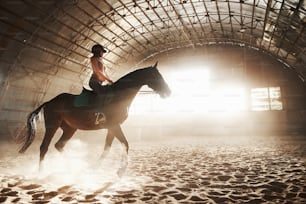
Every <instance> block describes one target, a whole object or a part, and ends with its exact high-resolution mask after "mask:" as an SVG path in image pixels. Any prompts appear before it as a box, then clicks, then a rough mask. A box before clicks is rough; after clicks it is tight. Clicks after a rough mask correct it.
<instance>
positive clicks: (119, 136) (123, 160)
mask: <svg viewBox="0 0 306 204" xmlns="http://www.w3.org/2000/svg"><path fill="white" fill-rule="evenodd" d="M112 132H113V133H114V136H115V137H116V138H117V139H118V140H119V141H120V142H121V144H122V145H123V146H124V148H125V152H124V154H123V155H122V158H121V166H120V168H119V170H118V172H117V174H118V175H119V176H122V174H123V173H124V172H125V170H126V168H127V165H128V151H129V144H128V142H127V140H126V138H125V136H124V134H123V132H122V130H121V127H120V125H116V126H113V127H112Z"/></svg>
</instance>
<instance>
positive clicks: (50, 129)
mask: <svg viewBox="0 0 306 204" xmlns="http://www.w3.org/2000/svg"><path fill="white" fill-rule="evenodd" d="M58 127H59V126H58V125H57V126H56V125H55V126H49V125H47V124H46V132H45V136H44V139H43V141H42V143H41V145H40V160H39V168H40V169H41V168H42V162H43V160H44V158H45V155H46V153H47V151H48V147H49V145H50V142H51V140H52V138H53V136H54V134H55V132H56V130H57V129H58Z"/></svg>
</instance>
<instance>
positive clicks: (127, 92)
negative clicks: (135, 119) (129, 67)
mask: <svg viewBox="0 0 306 204" xmlns="http://www.w3.org/2000/svg"><path fill="white" fill-rule="evenodd" d="M146 80H147V71H146V70H145V69H142V70H136V71H134V72H132V73H129V74H128V75H126V76H124V77H123V78H121V79H119V80H118V81H117V82H116V83H115V87H116V89H117V90H118V91H119V92H120V96H119V98H118V100H120V101H123V103H124V105H125V106H130V104H131V103H132V101H133V100H134V98H135V96H136V95H137V93H138V92H139V90H140V88H141V87H142V86H143V85H146V84H147V83H146Z"/></svg>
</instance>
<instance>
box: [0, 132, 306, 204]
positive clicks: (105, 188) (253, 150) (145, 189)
mask: <svg viewBox="0 0 306 204" xmlns="http://www.w3.org/2000/svg"><path fill="white" fill-rule="evenodd" d="M102 145H103V144H102ZM102 145H101V146H102ZM101 146H99V147H97V145H93V144H87V143H86V142H84V141H81V140H79V139H74V140H72V141H71V142H70V143H69V145H68V146H67V148H66V152H65V153H64V154H62V155H61V154H59V153H57V152H56V151H53V150H51V149H54V148H53V146H52V147H50V154H49V155H48V156H47V158H46V165H45V170H44V171H43V172H40V173H39V172H38V171H37V160H38V152H37V150H35V148H33V149H34V150H32V151H30V152H29V153H26V154H25V155H22V156H16V155H17V154H15V153H12V152H11V151H12V150H11V151H9V149H11V148H10V147H9V145H5V146H2V147H1V155H2V156H1V161H0V181H1V184H0V203H25V204H26V203H56V204H58V203H103V204H104V203H186V204H187V203H188V204H189V203H306V137H305V136H304V137H293V136H286V137H284V136H282V137H275V136H274V137H268V138H266V137H264V136H262V137H261V138H258V137H256V136H252V137H250V136H249V137H243V136H241V137H231V136H226V137H216V136H212V137H204V138H199V137H198V138H193V139H190V140H187V139H181V140H179V141H176V142H172V141H171V140H170V139H169V140H166V141H154V142H153V141H151V142H131V143H130V148H131V149H130V153H129V166H128V169H127V171H126V172H125V174H124V175H123V176H122V177H121V178H119V177H118V176H117V175H116V170H117V169H118V167H119V163H120V162H119V161H120V156H119V155H118V154H117V152H121V147H120V145H119V144H118V143H115V144H114V146H113V148H112V151H111V153H110V155H109V157H108V159H106V160H105V161H103V162H102V164H101V165H100V166H97V165H96V162H95V161H96V159H97V158H98V156H99V154H100V153H101Z"/></svg>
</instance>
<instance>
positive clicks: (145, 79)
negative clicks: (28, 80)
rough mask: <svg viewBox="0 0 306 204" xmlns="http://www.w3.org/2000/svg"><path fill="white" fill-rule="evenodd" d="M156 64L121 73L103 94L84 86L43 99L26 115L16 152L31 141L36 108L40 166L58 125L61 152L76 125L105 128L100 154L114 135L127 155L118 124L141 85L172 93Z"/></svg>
mask: <svg viewBox="0 0 306 204" xmlns="http://www.w3.org/2000/svg"><path fill="white" fill-rule="evenodd" d="M156 66H157V63H156V64H155V65H154V66H151V67H147V68H143V69H139V70H136V71H133V72H131V73H129V74H127V75H125V76H123V77H122V78H120V79H119V80H118V81H116V82H115V83H113V84H112V85H107V86H105V94H103V95H97V94H95V93H93V92H91V91H89V90H85V89H84V90H83V91H82V93H81V94H80V95H72V94H68V93H62V94H60V95H58V96H56V97H54V98H53V99H51V100H50V101H47V102H45V103H43V104H42V105H41V106H39V107H38V108H37V109H36V110H34V111H33V112H32V113H30V114H29V116H28V119H27V134H25V135H24V138H23V145H22V147H21V149H20V150H19V152H20V153H24V152H25V151H26V150H27V148H28V147H29V146H30V145H31V144H32V142H33V140H34V138H35V133H36V124H35V123H36V120H37V118H38V114H39V112H40V111H41V110H42V109H43V110H44V120H45V135H44V139H43V141H42V143H41V146H40V162H39V164H40V165H39V166H40V168H41V167H42V162H43V160H44V157H45V155H46V153H47V151H48V146H49V144H50V142H51V140H52V138H53V136H54V134H55V132H56V131H57V130H58V128H61V129H62V130H63V134H62V136H61V137H60V139H59V140H58V141H57V142H56V144H55V148H56V149H57V150H58V151H60V152H61V151H63V148H64V146H65V144H66V143H67V142H68V140H69V139H70V138H71V137H72V136H73V135H74V133H75V132H76V130H77V129H80V130H97V129H108V132H107V135H106V141H105V146H104V151H103V153H102V155H101V157H100V158H101V159H102V158H104V157H105V156H106V155H107V153H108V152H109V149H110V147H111V144H112V142H113V139H114V138H115V137H116V138H117V139H118V140H119V141H120V142H121V143H122V144H123V145H124V146H125V150H126V157H127V153H128V149H129V145H128V142H127V140H126V138H125V136H124V134H123V132H122V130H121V127H120V124H121V123H123V122H124V121H125V120H126V119H127V117H128V109H129V107H130V105H131V103H132V101H133V99H134V97H135V96H136V94H137V93H138V91H139V90H140V88H141V87H142V86H143V85H148V86H149V87H150V88H152V89H153V90H154V91H156V92H157V93H158V94H159V95H160V96H161V97H162V98H165V97H168V96H169V95H170V93H171V91H170V89H169V87H168V85H167V83H166V82H165V80H164V79H163V77H162V75H161V74H160V73H159V71H158V70H157V68H156ZM126 166H127V160H126V164H125V167H126ZM125 167H123V168H125Z"/></svg>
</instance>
